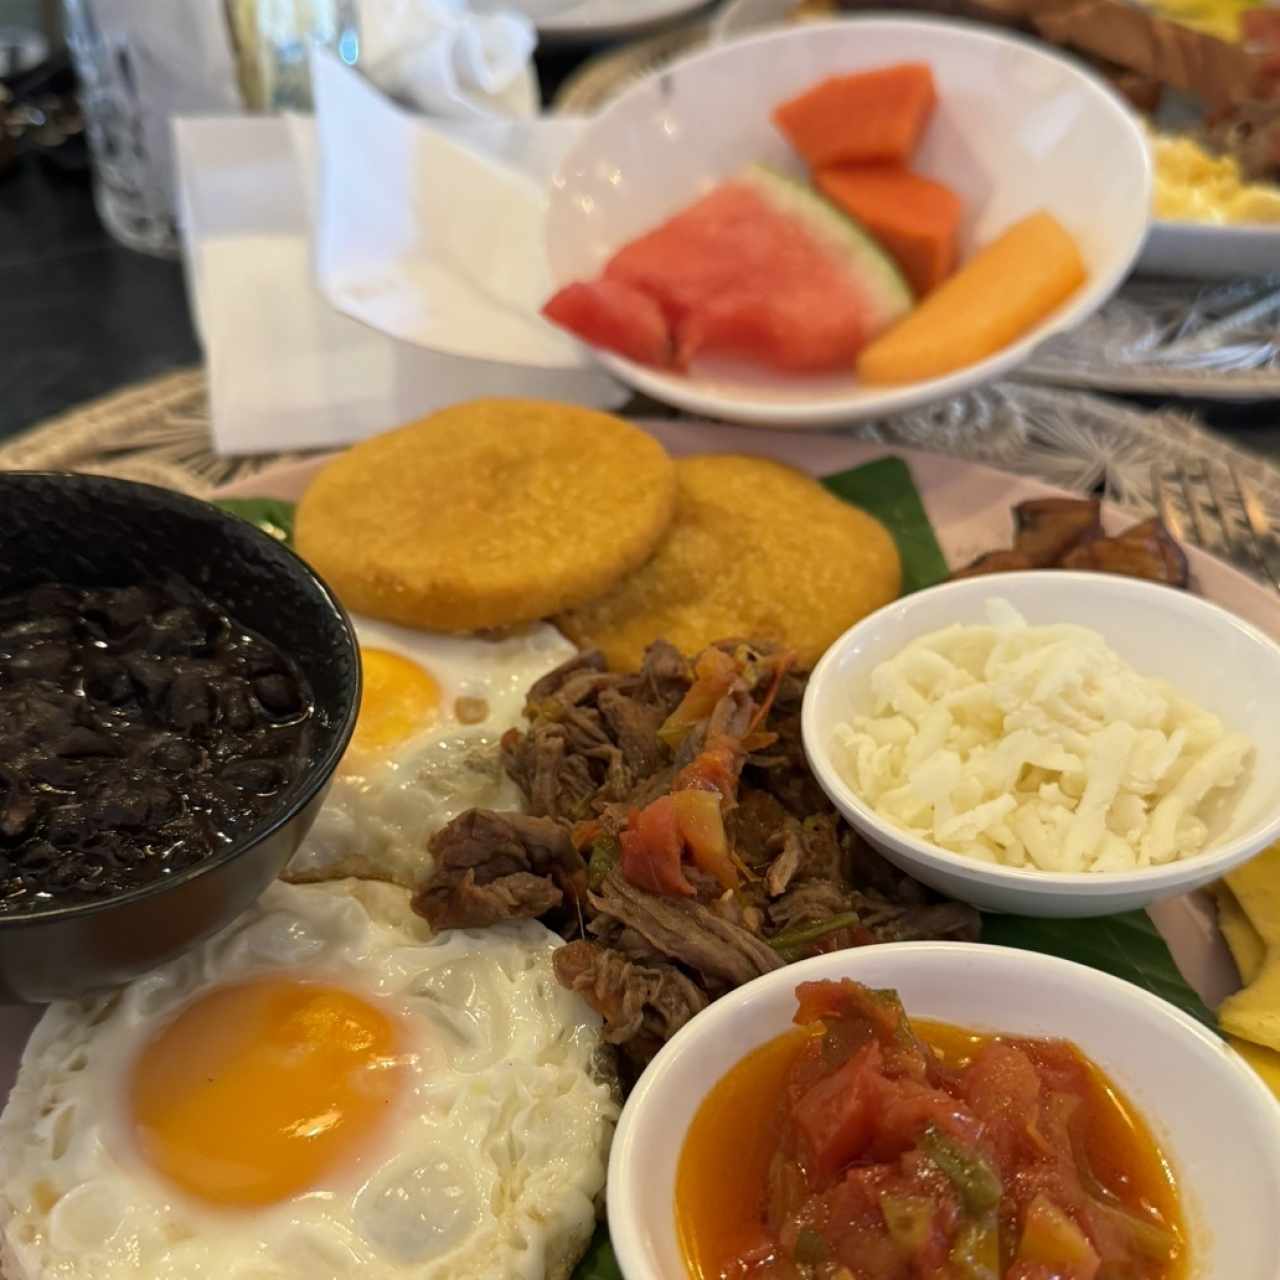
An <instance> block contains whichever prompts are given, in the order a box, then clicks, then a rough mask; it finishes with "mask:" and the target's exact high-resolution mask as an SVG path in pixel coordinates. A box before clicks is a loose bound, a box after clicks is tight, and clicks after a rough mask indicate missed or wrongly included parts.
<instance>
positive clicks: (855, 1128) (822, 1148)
mask: <svg viewBox="0 0 1280 1280" xmlns="http://www.w3.org/2000/svg"><path fill="white" fill-rule="evenodd" d="M880 1078H881V1077H880V1046H879V1045H876V1044H869V1045H865V1046H864V1047H863V1048H862V1049H860V1050H859V1051H858V1052H857V1053H856V1054H854V1056H853V1057H852V1058H850V1059H849V1060H848V1062H846V1063H845V1064H844V1065H843V1066H841V1067H840V1068H839V1069H838V1070H836V1071H834V1072H833V1073H832V1074H831V1075H829V1076H827V1077H826V1079H825V1080H820V1081H819V1082H818V1083H817V1084H815V1085H814V1086H813V1088H811V1089H810V1090H809V1091H808V1092H807V1093H806V1094H805V1095H804V1096H803V1097H802V1098H801V1099H800V1100H799V1101H798V1102H797V1103H796V1105H795V1108H794V1111H793V1112H792V1119H793V1121H794V1124H795V1128H796V1133H797V1135H798V1137H799V1140H800V1144H801V1148H802V1151H803V1155H804V1164H805V1169H806V1171H807V1173H808V1175H809V1181H810V1184H811V1185H812V1186H813V1187H814V1188H815V1189H818V1188H821V1187H823V1186H826V1185H827V1184H829V1183H830V1182H831V1181H832V1179H834V1178H835V1177H836V1175H837V1174H839V1173H840V1171H841V1170H842V1169H843V1168H844V1167H845V1166H846V1165H848V1164H850V1163H851V1162H852V1161H853V1160H855V1159H857V1157H858V1156H859V1155H860V1154H861V1153H862V1151H863V1149H864V1147H865V1146H866V1142H867V1139H868V1138H869V1137H870V1134H871V1126H872V1123H873V1119H874V1115H875V1108H876V1106H877V1098H878V1095H879V1084H880Z"/></svg>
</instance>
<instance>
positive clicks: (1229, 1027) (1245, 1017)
mask: <svg viewBox="0 0 1280 1280" xmlns="http://www.w3.org/2000/svg"><path fill="white" fill-rule="evenodd" d="M1226 882H1227V886H1228V887H1229V888H1230V890H1231V892H1232V893H1233V894H1234V895H1235V898H1236V901H1237V902H1238V903H1239V905H1240V909H1241V912H1242V913H1243V914H1244V915H1245V916H1246V917H1247V918H1248V921H1249V924H1250V925H1251V926H1252V928H1253V930H1254V932H1255V933H1256V934H1257V937H1258V939H1259V940H1260V941H1261V943H1262V944H1263V946H1264V947H1265V955H1264V956H1263V957H1262V959H1261V962H1260V964H1259V965H1258V967H1257V969H1256V970H1255V971H1254V973H1253V975H1252V977H1250V976H1249V975H1248V974H1246V973H1245V968H1246V967H1252V964H1251V962H1250V960H1249V958H1248V956H1246V958H1245V963H1244V964H1241V966H1240V969H1241V976H1242V977H1244V978H1245V981H1246V982H1247V983H1248V985H1247V986H1246V987H1245V988H1244V989H1243V990H1241V991H1237V992H1236V993H1235V995H1233V996H1228V997H1227V999H1226V1000H1224V1001H1223V1002H1222V1004H1221V1005H1220V1006H1219V1008H1218V1022H1219V1025H1220V1026H1221V1027H1222V1029H1223V1030H1224V1031H1226V1032H1229V1033H1230V1034H1232V1035H1235V1036H1240V1037H1241V1038H1242V1039H1245V1040H1251V1041H1252V1042H1253V1043H1254V1044H1260V1045H1265V1046H1266V1047H1268V1048H1270V1049H1280V844H1274V845H1272V846H1271V847H1270V848H1269V849H1266V850H1264V851H1263V852H1262V853H1260V854H1259V855H1258V856H1257V857H1256V858H1254V859H1253V860H1252V861H1251V862H1247V863H1245V865H1244V866H1242V867H1237V868H1236V870H1235V871H1232V872H1230V873H1229V874H1228V875H1227V876H1226ZM1224 932H1225V930H1224ZM1235 932H1236V934H1237V941H1238V940H1239V930H1238V929H1237V930H1235ZM1227 937H1228V945H1232V944H1231V939H1230V935H1229V934H1228V935H1227ZM1232 953H1233V954H1235V949H1234V945H1233V946H1232ZM1253 955H1254V958H1256V952H1254V953H1253ZM1237 963H1239V960H1237Z"/></svg>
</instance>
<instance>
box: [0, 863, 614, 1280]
mask: <svg viewBox="0 0 1280 1280" xmlns="http://www.w3.org/2000/svg"><path fill="white" fill-rule="evenodd" d="M558 943H559V939H558V938H556V937H555V936H554V935H553V934H551V933H550V932H548V931H547V930H546V929H544V928H543V927H542V926H541V925H539V924H537V923H535V922H532V921H523V922H520V923H513V924H507V925H501V926H498V927H496V928H493V929H488V930H485V931H483V932H469V931H454V932H451V933H446V934H441V935H438V936H436V937H429V936H428V934H427V930H426V927H425V925H424V924H423V922H422V921H420V920H418V919H417V918H416V917H415V916H414V915H413V913H412V912H411V911H410V909H409V905H408V894H407V893H406V892H405V891H404V890H403V889H400V888H398V887H396V886H393V885H387V884H377V883H371V882H364V883H360V882H353V881H338V882H332V883H328V884H322V885H288V884H276V885H273V886H272V887H271V888H270V889H268V891H267V892H266V894H264V896H263V897H262V899H261V900H260V901H259V903H258V904H257V905H256V906H255V907H253V908H252V909H251V910H250V911H248V912H246V913H245V914H244V915H243V916H242V917H240V919H238V920H237V921H236V922H235V923H234V924H233V925H231V926H230V927H229V928H227V929H226V930H224V931H223V932H222V933H220V934H219V935H217V936H216V937H214V938H213V939H211V940H210V941H208V942H206V943H204V944H203V945H201V946H199V947H197V948H196V949H194V950H193V951H191V952H189V953H187V954H186V955H184V956H182V957H181V958H179V959H177V960H175V961H173V962H171V963H170V964H168V965H165V966H163V967H162V968H160V969H158V970H156V971H155V972H153V973H151V974H149V975H147V976H146V977H144V978H142V979H139V980H138V981H136V982H134V983H132V984H131V985H130V986H128V987H125V988H124V989H122V990H121V991H119V992H115V993H112V994H110V995H105V996H102V997H98V998H94V999H90V1000H84V1001H77V1002H64V1003H60V1004H55V1005H52V1006H51V1007H50V1008H49V1010H48V1011H47V1012H46V1013H45V1015H44V1017H43V1018H42V1020H41V1022H40V1023H39V1025H38V1026H37V1028H36V1030H35V1032H34V1034H33V1035H32V1037H31V1040H30V1043H29V1045H28V1047H27V1050H26V1052H25V1054H24V1056H23V1060H22V1065H21V1069H20V1071H19V1076H18V1082H17V1084H16V1086H15V1088H14V1090H13V1093H12V1095H11V1097H10V1099H9V1103H8V1105H7V1106H6V1108H5V1110H4V1113H3V1115H0V1266H2V1267H3V1271H4V1274H5V1276H6V1277H7V1278H8V1280H55V1278H58V1277H65V1278H67V1280H79V1278H81V1277H83V1278H85V1280H89V1278H92V1280H118V1278H121V1280H122V1278H123V1277H131V1278H137V1277H147V1278H148V1280H215V1278H216V1280H295V1278H297V1280H303V1278H304V1277H305V1278H306V1280H344V1278H345V1277H355V1276H359V1277H361V1280H365V1278H367V1280H383V1278H387V1280H390V1278H392V1277H397V1278H398V1277H413V1278H414V1280H444V1278H445V1277H448V1280H472V1278H473V1277H474V1278H475V1280H482V1278H483V1280H493V1278H496V1277H502V1276H509V1277H513V1278H516V1277H518V1278H522V1280H544V1278H545V1280H560V1278H562V1277H565V1276H567V1274H568V1272H569V1270H570V1268H571V1266H572V1265H573V1263H574V1261H575V1260H576V1258H577V1257H578V1255H579V1254H580V1253H581V1250H582V1248H583V1246H584V1245H585V1242H586V1240H587V1238H588V1237H589V1236H590V1233H591V1231H592V1229H593V1227H594V1223H595V1205H596V1201H597V1198H598V1197H599V1195H600V1192H601V1189H602V1187H603V1185H604V1174H605V1164H604V1160H605V1152H606V1148H607V1144H608V1141H609V1138H610V1135H611V1132H612V1127H613V1122H614V1119H615V1116H616V1104H615V1101H614V1096H613V1089H612V1087H611V1085H610V1083H609V1082H608V1081H607V1080H606V1079H605V1078H604V1077H603V1075H602V1073H601V1070H600V1056H599V1055H600V1046H601V1037H600V1022H599V1018H598V1017H597V1016H596V1015H595V1014H594V1013H593V1012H592V1011H591V1010H590V1009H589V1008H588V1007H587V1006H586V1004H585V1003H584V1002H583V1001H581V1000H580V999H579V998H578V997H577V996H575V995H573V994H572V993H570V992H567V991H565V990H563V989H562V988H561V987H560V986H559V985H558V984H557V982H556V980H555V977H554V974H553V972H552V969H551V953H552V951H553V950H554V948H555V946H556V945H557V944H558Z"/></svg>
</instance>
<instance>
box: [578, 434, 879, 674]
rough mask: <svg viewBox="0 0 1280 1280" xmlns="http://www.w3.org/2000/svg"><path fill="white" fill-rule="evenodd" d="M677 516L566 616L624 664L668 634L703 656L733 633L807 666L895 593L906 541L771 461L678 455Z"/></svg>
mask: <svg viewBox="0 0 1280 1280" xmlns="http://www.w3.org/2000/svg"><path fill="white" fill-rule="evenodd" d="M675 465H676V477H677V480H678V482H679V484H678V499H677V503H676V516H675V520H674V521H673V522H672V525H671V529H670V531H669V532H668V533H667V536H666V537H665V538H664V539H663V540H662V542H661V543H660V545H659V547H658V550H657V551H656V552H655V553H654V556H653V558H652V559H651V560H650V561H649V562H648V563H647V564H646V565H645V566H644V567H643V568H641V569H639V570H637V571H636V572H635V573H633V574H631V575H630V577H628V578H626V579H625V580H624V581H623V582H622V583H621V584H620V585H619V586H618V587H616V588H615V589H614V590H613V591H611V592H610V593H609V594H608V595H606V596H602V597H601V598H600V599H598V600H593V601H591V602H590V603H589V604H585V605H582V606H580V607H579V608H576V609H571V610H569V611H567V612H565V613H563V614H561V615H560V616H559V617H558V618H557V619H556V621H557V624H558V625H559V626H560V627H561V629H562V630H563V631H564V632H565V634H566V635H568V636H569V638H570V639H571V640H573V641H575V642H576V643H577V644H580V645H584V646H595V647H598V648H600V649H603V650H604V653H605V655H606V657H607V658H608V661H609V665H610V666H611V667H614V668H616V669H618V670H633V669H635V668H637V667H639V665H640V662H641V659H642V657H643V655H644V650H645V647H646V646H647V645H648V644H650V643H651V642H652V641H654V640H656V639H657V638H658V637H659V636H661V637H663V638H665V639H667V640H669V641H671V643H672V644H674V645H675V646H676V648H678V649H680V650H682V651H683V652H685V653H696V652H698V650H700V649H702V648H703V647H705V646H706V645H708V644H711V643H713V642H714V641H716V640H720V639H723V638H724V637H725V636H742V637H744V638H746V639H751V640H769V641H774V642H776V643H779V644H782V645H784V646H786V647H788V648H790V649H792V650H794V651H795V653H796V656H797V659H798V661H799V662H800V663H801V664H802V665H804V666H809V665H811V664H812V663H814V662H816V661H817V659H818V658H819V656H820V655H821V654H822V652H823V650H824V649H826V647H827V646H828V645H829V644H830V643H831V642H832V641H833V640H834V639H835V638H836V637H837V636H838V635H840V633H841V632H842V631H844V630H845V628H847V627H850V626H852V625H853V623H855V622H857V621H858V619H859V618H863V617H865V616H866V615H867V614H868V613H870V612H872V610H874V609H878V608H879V607H880V606H881V605H883V604H887V603H888V602H889V601H890V600H893V599H896V597H897V595H898V593H899V590H900V588H901V583H902V574H901V566H900V564H899V561H898V552H897V548H896V547H895V545H894V542H893V539H892V538H891V537H890V536H889V534H888V532H887V531H886V530H885V529H884V527H883V526H882V525H881V524H880V523H879V522H878V521H876V520H875V519H873V518H872V517H871V516H869V515H867V513H866V512H864V511H860V510H859V509H858V508H857V507H851V506H849V505H848V504H847V503H844V502H841V501H840V500H839V499H838V498H836V497H833V496H832V495H831V494H830V493H828V492H827V491H826V490H825V489H824V488H823V487H822V486H821V485H820V484H818V483H817V481H815V480H812V479H810V478H809V477H808V476H806V475H804V474H803V473H801V472H799V471H796V470H793V469H792V468H791V467H786V466H783V465H781V464H780V463H777V462H770V461H768V460H767V459H764V458H756V457H744V456H738V455H732V454H711V455H707V456H704V457H696V458H682V459H679V460H677V462H676V464H675Z"/></svg>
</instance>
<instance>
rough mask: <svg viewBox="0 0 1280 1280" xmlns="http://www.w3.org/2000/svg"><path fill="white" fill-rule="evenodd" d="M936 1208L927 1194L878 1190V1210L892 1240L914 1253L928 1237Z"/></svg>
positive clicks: (908, 1252)
mask: <svg viewBox="0 0 1280 1280" xmlns="http://www.w3.org/2000/svg"><path fill="white" fill-rule="evenodd" d="M936 1210H937V1205H935V1204H934V1202H933V1201H932V1200H930V1199H929V1198H928V1196H907V1195H899V1194H897V1193H895V1192H893V1191H882V1192H881V1193H880V1212H881V1213H882V1214H883V1215H884V1224H885V1226H886V1227H888V1228H889V1236H890V1238H891V1239H892V1240H893V1242H894V1244H896V1245H899V1246H900V1247H901V1248H902V1249H903V1250H905V1251H906V1253H907V1254H908V1256H912V1257H913V1256H914V1255H915V1254H917V1253H919V1252H920V1250H921V1249H922V1248H923V1247H924V1244H925V1241H927V1240H928V1238H929V1226H930V1224H931V1223H932V1222H933V1215H934V1213H935V1211H936Z"/></svg>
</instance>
